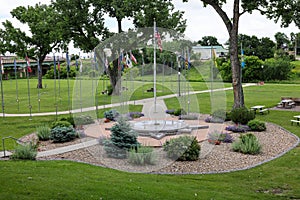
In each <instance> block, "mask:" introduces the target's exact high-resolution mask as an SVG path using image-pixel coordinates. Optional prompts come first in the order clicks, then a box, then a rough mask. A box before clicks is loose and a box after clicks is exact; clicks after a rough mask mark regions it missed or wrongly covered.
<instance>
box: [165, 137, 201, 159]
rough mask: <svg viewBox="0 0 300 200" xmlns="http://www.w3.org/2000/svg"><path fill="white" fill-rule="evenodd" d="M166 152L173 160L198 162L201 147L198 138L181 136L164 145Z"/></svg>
mask: <svg viewBox="0 0 300 200" xmlns="http://www.w3.org/2000/svg"><path fill="white" fill-rule="evenodd" d="M163 148H164V151H166V152H167V156H168V157H169V158H171V159H174V160H178V161H194V160H198V158H199V154H200V150H201V147H200V145H199V144H198V141H197V139H196V137H190V136H180V137H178V138H173V139H171V140H170V141H167V142H166V143H165V144H164V145H163Z"/></svg>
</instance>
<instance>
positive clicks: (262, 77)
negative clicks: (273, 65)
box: [261, 65, 264, 82]
mask: <svg viewBox="0 0 300 200" xmlns="http://www.w3.org/2000/svg"><path fill="white" fill-rule="evenodd" d="M261 74H262V75H261V79H262V82H264V66H263V65H262V66H261Z"/></svg>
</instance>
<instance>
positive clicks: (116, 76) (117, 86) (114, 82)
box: [107, 59, 121, 96]
mask: <svg viewBox="0 0 300 200" xmlns="http://www.w3.org/2000/svg"><path fill="white" fill-rule="evenodd" d="M118 62H119V61H118V59H116V60H114V61H113V67H112V68H111V67H108V70H107V71H108V76H109V77H110V84H111V86H112V88H113V93H112V94H113V95H117V96H118V95H120V93H121V92H120V91H121V71H119V70H118Z"/></svg>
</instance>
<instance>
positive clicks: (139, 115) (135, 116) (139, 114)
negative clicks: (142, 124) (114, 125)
mask: <svg viewBox="0 0 300 200" xmlns="http://www.w3.org/2000/svg"><path fill="white" fill-rule="evenodd" d="M128 116H129V117H130V118H131V119H134V118H140V117H143V116H144V114H143V113H141V112H130V113H128Z"/></svg>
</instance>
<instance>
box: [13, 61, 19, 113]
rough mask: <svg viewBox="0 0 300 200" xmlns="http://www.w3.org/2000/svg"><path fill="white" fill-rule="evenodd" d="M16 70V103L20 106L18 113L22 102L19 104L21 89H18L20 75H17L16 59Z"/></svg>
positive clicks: (15, 65)
mask: <svg viewBox="0 0 300 200" xmlns="http://www.w3.org/2000/svg"><path fill="white" fill-rule="evenodd" d="M14 70H15V79H16V101H17V104H18V112H19V111H20V102H19V88H18V75H17V63H16V59H15V58H14Z"/></svg>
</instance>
